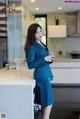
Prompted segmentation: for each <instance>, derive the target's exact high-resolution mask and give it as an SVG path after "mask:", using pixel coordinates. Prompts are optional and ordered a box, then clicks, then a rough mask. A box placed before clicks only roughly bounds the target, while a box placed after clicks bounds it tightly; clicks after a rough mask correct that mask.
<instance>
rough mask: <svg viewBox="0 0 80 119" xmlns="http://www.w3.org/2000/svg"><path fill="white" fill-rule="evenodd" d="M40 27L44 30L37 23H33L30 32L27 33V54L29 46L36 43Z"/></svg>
mask: <svg viewBox="0 0 80 119" xmlns="http://www.w3.org/2000/svg"><path fill="white" fill-rule="evenodd" d="M38 27H40V28H41V29H42V27H41V26H40V25H39V24H37V23H33V24H31V25H30V26H29V28H28V31H27V38H26V43H25V46H24V50H25V52H27V49H28V48H29V46H30V45H31V44H32V43H34V41H35V33H36V31H37V28H38Z"/></svg>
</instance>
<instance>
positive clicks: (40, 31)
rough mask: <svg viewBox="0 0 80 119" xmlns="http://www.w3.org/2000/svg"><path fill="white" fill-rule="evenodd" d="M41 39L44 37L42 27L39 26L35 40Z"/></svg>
mask: <svg viewBox="0 0 80 119" xmlns="http://www.w3.org/2000/svg"><path fill="white" fill-rule="evenodd" d="M41 39H42V29H41V28H40V27H38V28H37V31H36V33H35V40H37V41H40V40H41Z"/></svg>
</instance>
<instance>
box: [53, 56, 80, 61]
mask: <svg viewBox="0 0 80 119" xmlns="http://www.w3.org/2000/svg"><path fill="white" fill-rule="evenodd" d="M54 62H80V59H72V58H71V57H70V56H57V57H56V60H55V61H54Z"/></svg>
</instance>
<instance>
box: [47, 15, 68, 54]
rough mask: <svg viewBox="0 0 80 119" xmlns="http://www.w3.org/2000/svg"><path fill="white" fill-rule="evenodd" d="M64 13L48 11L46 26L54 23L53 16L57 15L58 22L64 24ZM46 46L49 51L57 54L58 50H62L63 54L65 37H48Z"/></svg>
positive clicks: (64, 52) (64, 51)
mask: <svg viewBox="0 0 80 119" xmlns="http://www.w3.org/2000/svg"><path fill="white" fill-rule="evenodd" d="M65 15H66V14H65V13H60V14H59V13H55V14H53V13H49V14H48V15H47V28H48V25H55V17H57V16H59V19H60V20H59V24H60V25H65V24H66V17H65ZM48 48H49V50H50V51H54V52H56V54H58V52H59V51H63V54H64V55H65V54H66V38H54V39H53V38H48Z"/></svg>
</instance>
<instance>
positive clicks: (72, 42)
mask: <svg viewBox="0 0 80 119" xmlns="http://www.w3.org/2000/svg"><path fill="white" fill-rule="evenodd" d="M48 48H49V50H50V51H51V52H55V53H56V55H57V56H59V51H62V56H67V55H68V53H69V52H73V51H77V52H80V38H54V39H53V38H52V39H48Z"/></svg>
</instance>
